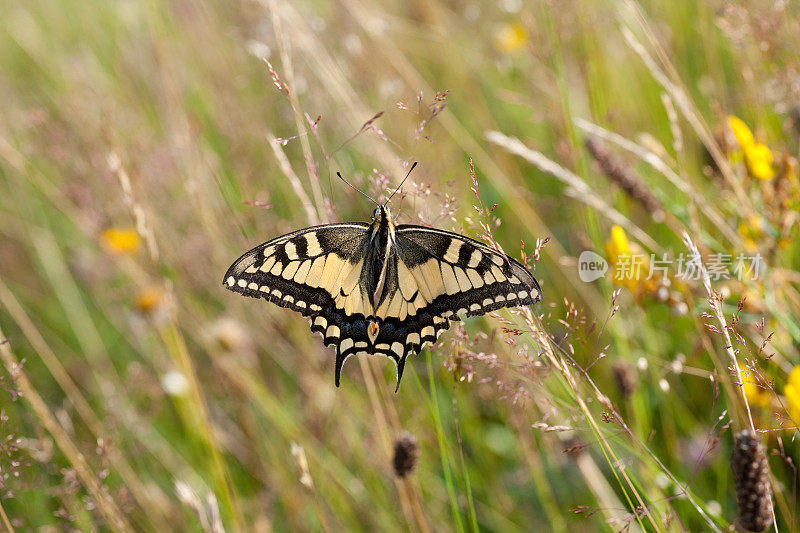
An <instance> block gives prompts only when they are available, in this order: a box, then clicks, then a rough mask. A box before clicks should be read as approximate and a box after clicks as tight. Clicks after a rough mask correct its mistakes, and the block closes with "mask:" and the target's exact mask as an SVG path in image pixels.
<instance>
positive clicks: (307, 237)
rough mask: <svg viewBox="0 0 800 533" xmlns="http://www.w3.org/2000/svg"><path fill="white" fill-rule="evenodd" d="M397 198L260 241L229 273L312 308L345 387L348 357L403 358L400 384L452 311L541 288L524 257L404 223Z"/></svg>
mask: <svg viewBox="0 0 800 533" xmlns="http://www.w3.org/2000/svg"><path fill="white" fill-rule="evenodd" d="M415 165H416V163H415ZM413 168H414V167H413V166H412V170H413ZM409 174H410V171H409ZM339 177H340V178H341V179H342V180H344V181H345V182H346V183H347V181H346V180H345V179H344V178H342V177H341V175H339ZM407 177H408V176H406V178H407ZM404 181H405V180H404ZM348 184H349V183H348ZM351 186H352V185H351ZM401 186H402V183H401ZM353 188H355V187H353ZM356 190H358V189H356ZM397 190H399V187H398V188H397V189H395V191H394V192H395V193H396V192H397ZM359 192H361V191H359ZM362 194H364V193H362ZM393 195H394V193H393V194H392V196H393ZM364 196H367V195H366V194H364ZM367 197H368V198H369V196H367ZM370 199H371V198H370ZM389 200H391V196H390V197H389V199H387V200H386V202H384V203H383V204H379V203H378V202H375V203H376V204H377V207H376V208H375V210H374V211H373V213H372V220H371V222H369V223H366V222H346V223H339V224H324V225H321V226H312V227H309V228H304V229H300V230H297V231H294V232H292V233H287V234H286V235H281V236H280V237H277V238H275V239H272V240H271V241H267V242H265V243H263V244H261V245H259V246H256V247H255V248H253V249H252V250H250V251H249V252H247V253H245V254H244V255H242V256H241V257H240V258H239V259H237V260H236V261H235V262H234V263H233V264H232V265H231V267H230V268H229V269H228V271H227V272H226V273H225V278H224V279H223V285H224V286H225V287H226V288H227V289H230V290H231V291H234V292H237V293H240V294H243V295H245V296H251V297H254V298H264V299H266V300H269V301H270V302H272V303H274V304H277V305H279V306H281V307H286V308H288V309H291V310H292V311H296V312H298V313H300V314H301V315H303V316H305V317H308V322H309V324H310V326H311V331H312V332H314V333H318V334H320V335H321V336H322V338H323V342H324V343H325V345H326V346H333V347H335V349H336V364H335V374H334V376H335V377H334V380H335V383H336V386H337V387H338V386H339V381H340V376H341V372H342V367H343V366H344V363H345V361H346V360H347V358H348V357H350V356H351V355H383V356H386V357H388V358H390V359H391V360H392V361H394V362H395V365H396V370H397V386H396V387H395V392H396V391H397V390H398V389H399V387H400V380H401V378H402V377H403V369H404V368H405V363H406V359H407V358H408V356H409V355H412V354H415V353H418V352H419V351H420V350H421V349H422V348H424V347H425V346H426V345H427V344H429V343H433V342H435V341H436V339H437V338H438V337H439V335H441V333H442V332H444V331H445V330H447V329H448V328H449V327H450V323H451V321H454V320H460V319H461V318H463V317H469V316H475V315H482V314H485V313H488V312H490V311H494V310H496V309H500V308H503V307H514V306H520V305H532V304H534V303H536V302H538V301H539V300H541V297H542V292H541V289H540V288H539V283H538V282H537V281H536V279H535V278H534V277H533V275H532V274H531V273H530V272H529V271H528V269H527V268H525V267H524V266H523V265H522V264H521V263H520V262H518V261H516V260H515V259H513V258H511V257H508V256H507V255H504V254H503V253H501V252H499V251H497V250H495V249H493V248H491V247H489V246H487V245H485V244H483V243H480V242H478V241H476V240H473V239H470V238H468V237H465V236H463V235H460V234H458V233H452V232H449V231H444V230H440V229H435V228H430V227H425V226H418V225H412V224H399V225H396V224H395V223H394V221H393V219H392V215H391V212H390V210H389V207H388V203H389ZM373 202H374V200H373Z"/></svg>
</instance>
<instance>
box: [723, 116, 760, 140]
mask: <svg viewBox="0 0 800 533" xmlns="http://www.w3.org/2000/svg"><path fill="white" fill-rule="evenodd" d="M728 125H729V126H730V127H731V130H732V131H733V135H734V137H736V142H738V143H739V146H741V147H742V148H744V147H745V146H750V145H752V144H755V143H756V139H755V137H753V132H752V131H750V128H748V127H747V124H745V123H744V121H743V120H742V119H740V118H739V117H734V116H733V115H731V116H729V117H728Z"/></svg>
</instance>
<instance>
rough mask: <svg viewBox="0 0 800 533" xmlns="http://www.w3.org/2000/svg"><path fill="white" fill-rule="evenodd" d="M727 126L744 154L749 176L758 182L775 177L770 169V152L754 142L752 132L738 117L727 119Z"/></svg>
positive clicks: (767, 148)
mask: <svg viewBox="0 0 800 533" xmlns="http://www.w3.org/2000/svg"><path fill="white" fill-rule="evenodd" d="M728 125H729V126H730V127H731V130H732V131H733V135H734V136H735V137H736V142H738V143H739V146H740V147H741V148H742V152H743V153H744V163H745V165H746V166H747V171H748V172H749V173H750V175H751V176H753V177H754V178H757V179H760V180H771V179H772V178H774V177H775V170H774V169H773V168H772V152H771V151H770V149H769V147H767V145H766V144H762V143H758V142H756V139H755V137H754V136H753V132H752V131H750V128H748V127H747V124H745V123H744V121H743V120H742V119H740V118H738V117H734V116H730V117H728Z"/></svg>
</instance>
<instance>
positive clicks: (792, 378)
mask: <svg viewBox="0 0 800 533" xmlns="http://www.w3.org/2000/svg"><path fill="white" fill-rule="evenodd" d="M783 395H784V396H786V410H787V411H789V417H791V419H792V420H791V422H790V423H789V425H791V426H792V427H794V426H795V425H797V424H800V365H798V366H796V367H794V368H793V369H792V371H791V373H790V374H789V379H788V380H787V382H786V386H785V387H783Z"/></svg>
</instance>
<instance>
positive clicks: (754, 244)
mask: <svg viewBox="0 0 800 533" xmlns="http://www.w3.org/2000/svg"><path fill="white" fill-rule="evenodd" d="M738 229H739V235H741V236H742V246H744V249H745V250H746V251H748V252H756V251H758V243H760V242H762V241H763V239H764V219H763V218H762V217H760V216H758V215H750V216H749V217H748V218H746V219H744V220H742V221H741V222H739V228H738Z"/></svg>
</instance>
